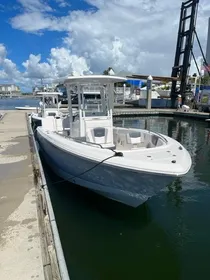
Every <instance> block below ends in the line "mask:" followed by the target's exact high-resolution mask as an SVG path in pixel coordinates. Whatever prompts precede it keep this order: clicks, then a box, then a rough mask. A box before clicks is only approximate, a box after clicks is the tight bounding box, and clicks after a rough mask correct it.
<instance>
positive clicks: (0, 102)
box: [0, 98, 39, 110]
mask: <svg viewBox="0 0 210 280" xmlns="http://www.w3.org/2000/svg"><path fill="white" fill-rule="evenodd" d="M38 103H39V100H38V99H31V98H11V99H10V98H5V99H0V110H15V107H24V106H26V105H29V106H31V107H36V106H38Z"/></svg>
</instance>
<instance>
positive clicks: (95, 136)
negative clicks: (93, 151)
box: [86, 127, 115, 149]
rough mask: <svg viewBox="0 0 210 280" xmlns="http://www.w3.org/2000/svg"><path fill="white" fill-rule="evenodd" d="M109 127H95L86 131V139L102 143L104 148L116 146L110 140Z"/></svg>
mask: <svg viewBox="0 0 210 280" xmlns="http://www.w3.org/2000/svg"><path fill="white" fill-rule="evenodd" d="M108 132H109V131H108V128H104V127H94V128H91V129H89V130H88V131H87V132H86V141H87V142H91V143H95V144H100V145H101V146H102V147H103V148H108V149H109V148H114V147H115V145H114V144H113V143H111V142H108Z"/></svg>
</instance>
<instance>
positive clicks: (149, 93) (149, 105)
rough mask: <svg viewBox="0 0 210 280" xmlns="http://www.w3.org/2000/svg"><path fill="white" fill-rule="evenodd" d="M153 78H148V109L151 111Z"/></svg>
mask: <svg viewBox="0 0 210 280" xmlns="http://www.w3.org/2000/svg"><path fill="white" fill-rule="evenodd" d="M152 80H153V78H152V76H151V75H149V77H148V78H147V109H149V110H150V109H151V102H152V100H151V99H152Z"/></svg>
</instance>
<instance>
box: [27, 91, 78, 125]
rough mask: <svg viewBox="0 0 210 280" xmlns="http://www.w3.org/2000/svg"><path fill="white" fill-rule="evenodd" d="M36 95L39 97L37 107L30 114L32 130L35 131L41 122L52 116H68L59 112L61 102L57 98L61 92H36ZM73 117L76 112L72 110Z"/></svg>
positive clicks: (66, 113)
mask: <svg viewBox="0 0 210 280" xmlns="http://www.w3.org/2000/svg"><path fill="white" fill-rule="evenodd" d="M36 95H38V96H40V98H41V99H40V102H39V107H37V108H36V111H34V112H32V113H31V115H30V118H31V124H32V127H33V129H36V128H37V127H38V126H41V125H42V122H43V121H45V120H46V119H47V118H48V117H51V116H53V117H54V118H55V119H56V118H64V117H65V116H66V115H68V111H67V112H61V111H60V106H61V102H59V101H58V96H59V95H62V92H52V91H50V92H45V91H44V92H36ZM73 110H74V111H73V115H74V116H76V115H77V110H76V109H73Z"/></svg>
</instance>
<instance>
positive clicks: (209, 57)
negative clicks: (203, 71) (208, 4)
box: [206, 18, 210, 71]
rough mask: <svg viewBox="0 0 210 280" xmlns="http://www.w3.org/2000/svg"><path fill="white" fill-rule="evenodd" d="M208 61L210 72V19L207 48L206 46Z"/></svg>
mask: <svg viewBox="0 0 210 280" xmlns="http://www.w3.org/2000/svg"><path fill="white" fill-rule="evenodd" d="M206 61H207V63H208V66H209V67H208V69H209V71H210V18H209V28H208V37H207V46H206Z"/></svg>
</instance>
